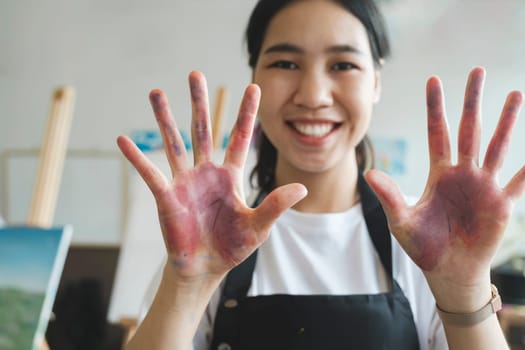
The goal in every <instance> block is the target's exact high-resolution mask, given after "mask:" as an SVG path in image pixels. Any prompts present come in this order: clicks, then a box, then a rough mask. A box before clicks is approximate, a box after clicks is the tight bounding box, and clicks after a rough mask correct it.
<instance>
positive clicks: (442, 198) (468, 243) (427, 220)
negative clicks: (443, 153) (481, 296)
mask: <svg viewBox="0 0 525 350" xmlns="http://www.w3.org/2000/svg"><path fill="white" fill-rule="evenodd" d="M458 170H459V169H457V168H456V169H452V171H451V172H450V173H447V174H444V175H443V176H442V177H441V179H440V180H439V181H438V182H437V183H436V185H435V188H434V190H433V193H432V194H431V196H430V199H429V200H428V202H427V203H424V204H422V205H421V206H420V207H419V210H418V212H417V213H416V217H417V218H418V221H417V224H416V227H414V229H413V235H412V237H411V245H410V246H411V249H410V250H412V254H411V255H412V256H413V259H414V261H415V262H416V264H417V265H418V266H420V267H421V268H422V269H423V270H425V271H431V270H433V269H434V268H435V267H436V265H437V264H438V263H439V261H440V259H441V257H442V256H443V255H444V254H445V253H446V251H447V249H449V248H450V247H451V246H452V245H455V244H460V245H461V246H462V247H463V248H464V249H466V250H469V249H472V248H473V247H475V246H476V244H477V243H478V240H479V238H480V232H481V230H480V227H479V218H478V216H477V212H478V210H479V208H478V203H479V201H478V198H479V196H480V195H482V194H483V189H482V188H481V187H480V186H479V183H480V182H478V181H473V178H472V177H470V176H467V175H464V174H463V173H462V172H460V171H458Z"/></svg>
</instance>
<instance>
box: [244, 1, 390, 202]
mask: <svg viewBox="0 0 525 350" xmlns="http://www.w3.org/2000/svg"><path fill="white" fill-rule="evenodd" d="M294 1H296V0H259V1H258V2H257V4H256V5H255V8H254V9H253V11H252V14H251V16H250V19H249V21H248V26H247V27H246V32H245V39H246V44H247V49H248V55H249V57H248V64H249V65H250V67H251V68H252V69H255V66H256V65H257V60H258V59H259V54H260V50H261V46H262V43H263V40H264V37H265V35H266V30H267V29H268V25H269V24H270V21H271V20H272V18H273V17H274V16H275V15H276V14H277V13H278V12H279V11H281V10H282V9H283V8H284V7H286V6H288V5H289V4H291V3H292V2H294ZM333 1H334V2H336V3H338V4H339V5H341V6H342V7H344V8H345V9H346V10H348V12H350V13H351V14H352V15H354V16H355V17H356V18H357V19H359V21H360V22H361V23H362V24H363V26H364V27H365V29H366V32H367V35H368V41H369V43H370V48H371V51H372V59H373V60H374V64H375V66H376V68H377V69H379V68H381V66H382V64H383V61H384V59H385V58H386V57H388V56H389V55H390V43H389V39H388V33H387V29H386V25H385V20H384V18H383V16H382V14H381V12H380V11H379V9H378V7H377V5H376V4H375V3H374V1H373V0H333ZM255 137H256V142H257V163H256V164H255V167H254V168H253V170H252V172H251V174H250V180H251V181H252V183H253V180H254V178H255V177H256V179H257V187H259V188H260V189H262V190H264V191H267V192H269V191H271V190H272V189H273V187H275V167H276V163H277V150H276V149H275V147H274V146H273V145H272V143H271V142H270V140H268V137H267V136H266V135H265V134H264V132H263V131H262V129H261V128H258V129H257V131H256V135H255ZM356 158H357V165H358V167H359V169H360V170H365V169H367V168H371V167H373V165H374V151H373V147H372V142H371V141H370V139H369V137H368V136H366V135H365V137H364V138H363V140H361V142H360V143H359V144H358V145H357V147H356Z"/></svg>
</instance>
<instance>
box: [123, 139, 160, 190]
mask: <svg viewBox="0 0 525 350" xmlns="http://www.w3.org/2000/svg"><path fill="white" fill-rule="evenodd" d="M117 144H118V147H119V148H120V150H121V151H122V153H123V154H124V156H125V157H126V158H127V159H128V160H129V162H130V163H131V164H133V166H134V167H135V169H137V171H138V172H139V174H140V176H141V177H142V179H144V182H146V185H148V187H149V189H150V190H151V192H153V194H155V193H158V192H159V191H160V190H162V189H163V188H164V187H165V186H166V185H167V180H166V178H165V177H164V175H163V174H162V172H161V171H160V170H159V169H158V168H157V167H156V166H154V165H153V163H151V162H150V160H149V159H148V158H147V157H146V156H145V155H144V153H142V152H141V151H140V150H139V148H138V147H137V145H135V143H134V142H133V141H131V139H130V138H129V137H127V136H122V135H121V136H119V137H118V138H117Z"/></svg>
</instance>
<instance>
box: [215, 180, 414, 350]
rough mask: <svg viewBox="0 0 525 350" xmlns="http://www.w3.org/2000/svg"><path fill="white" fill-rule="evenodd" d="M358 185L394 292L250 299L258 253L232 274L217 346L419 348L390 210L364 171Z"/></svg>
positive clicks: (246, 349) (221, 349)
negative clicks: (398, 268) (395, 259)
mask: <svg viewBox="0 0 525 350" xmlns="http://www.w3.org/2000/svg"><path fill="white" fill-rule="evenodd" d="M358 187H359V192H360V195H361V205H362V208H363V214H364V217H365V221H366V224H367V228H368V231H369V233H370V237H371V239H372V242H373V243H374V246H375V249H376V251H377V252H378V255H379V258H380V260H381V263H382V265H383V267H384V268H385V271H386V273H387V276H389V277H390V281H391V282H392V283H391V290H390V292H386V293H380V294H369V295H366V294H364V295H283V294H274V295H261V296H254V297H247V296H246V295H247V292H248V289H249V288H250V284H251V280H252V274H253V271H254V268H255V262H256V259H257V251H256V252H255V253H253V254H252V255H251V256H250V257H249V258H248V259H246V260H245V261H244V262H243V263H242V264H240V265H239V266H237V267H236V268H234V269H233V270H232V271H230V273H229V274H228V276H227V277H226V281H225V285H224V289H223V291H222V295H221V299H220V303H219V307H218V310H217V315H216V317H215V326H214V332H213V340H212V345H211V349H218V350H230V349H233V350H239V349H242V350H259V349H260V350H263V349H264V350H280V349H282V350H294V349H298V350H299V349H301V350H303V349H305V350H308V349H316V350H318V349H359V350H368V349H402V350H412V349H419V342H418V336H417V331H416V326H415V324H414V318H413V315H412V311H411V308H410V305H409V302H408V300H407V298H406V297H405V295H404V294H403V291H402V290H401V288H400V287H399V285H398V283H397V282H396V281H395V280H394V279H393V274H392V248H391V237H390V231H389V229H388V225H387V220H386V217H385V214H384V212H383V209H382V208H381V205H380V204H379V201H378V200H377V198H376V196H375V195H374V193H373V192H372V190H371V189H370V187H369V186H368V184H367V183H366V181H365V180H364V178H363V176H362V175H361V174H360V175H359V180H358ZM260 200H261V198H258V201H259V202H260ZM257 204H258V203H257V202H256V205H257ZM305 273H308V272H307V271H305Z"/></svg>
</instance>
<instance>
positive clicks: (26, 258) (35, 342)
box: [0, 226, 72, 350]
mask: <svg viewBox="0 0 525 350" xmlns="http://www.w3.org/2000/svg"><path fill="white" fill-rule="evenodd" d="M71 232H72V230H71V227H69V226H65V227H60V228H53V229H41V228H34V227H4V228H0V349H3V350H11V349H13V350H14V349H17V350H18V349H20V350H24V349H27V350H31V349H36V348H38V346H39V344H41V342H42V341H43V339H44V335H45V331H46V328H47V323H48V321H49V316H50V314H51V308H52V305H53V302H54V298H55V295H56V291H57V288H58V282H59V280H60V276H61V274H62V269H63V266H64V261H65V257H66V255H67V250H68V248H69V243H70V241H71Z"/></svg>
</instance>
